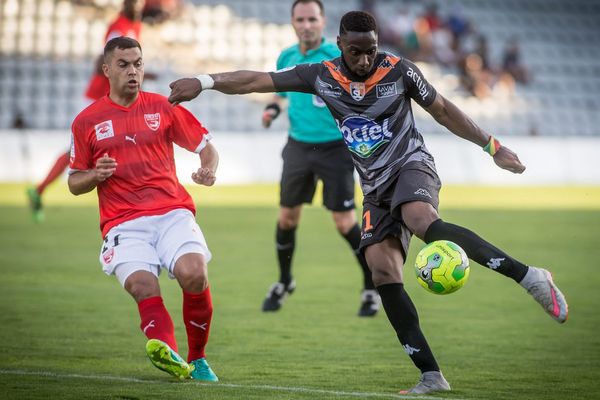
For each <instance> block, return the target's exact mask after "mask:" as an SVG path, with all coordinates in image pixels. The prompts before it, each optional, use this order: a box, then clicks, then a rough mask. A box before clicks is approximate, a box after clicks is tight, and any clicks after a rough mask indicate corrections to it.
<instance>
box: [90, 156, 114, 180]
mask: <svg viewBox="0 0 600 400" xmlns="http://www.w3.org/2000/svg"><path fill="white" fill-rule="evenodd" d="M116 170H117V161H116V160H115V159H114V158H110V157H109V156H108V154H105V155H104V156H102V157H100V158H99V159H98V160H96V169H95V170H94V171H95V172H96V179H98V182H104V181H105V180H107V179H108V178H110V177H111V176H112V174H114V173H115V171H116Z"/></svg>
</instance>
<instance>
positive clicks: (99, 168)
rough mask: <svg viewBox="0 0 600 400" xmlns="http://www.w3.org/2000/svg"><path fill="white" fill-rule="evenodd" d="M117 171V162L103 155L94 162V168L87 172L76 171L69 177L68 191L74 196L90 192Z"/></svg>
mask: <svg viewBox="0 0 600 400" xmlns="http://www.w3.org/2000/svg"><path fill="white" fill-rule="evenodd" d="M116 170H117V161H116V160H115V159H114V158H111V157H109V156H108V154H105V155H104V156H103V157H101V158H99V159H98V160H97V161H96V167H95V168H94V169H90V170H87V171H76V172H73V173H72V174H71V175H69V180H68V184H69V190H70V191H71V193H73V194H74V195H76V196H78V195H80V194H84V193H88V192H91V191H92V190H94V189H95V188H96V186H98V184H99V183H100V182H104V181H105V180H107V179H108V178H110V177H111V176H112V174H114V173H115V171H116Z"/></svg>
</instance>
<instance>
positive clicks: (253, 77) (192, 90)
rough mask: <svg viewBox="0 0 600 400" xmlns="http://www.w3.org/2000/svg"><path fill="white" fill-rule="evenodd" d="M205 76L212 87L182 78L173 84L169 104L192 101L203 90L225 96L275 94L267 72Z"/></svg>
mask: <svg viewBox="0 0 600 400" xmlns="http://www.w3.org/2000/svg"><path fill="white" fill-rule="evenodd" d="M204 76H205V77H210V78H209V79H211V80H212V81H213V82H214V83H212V86H211V87H203V85H202V83H200V80H199V79H198V78H182V79H178V80H176V81H174V82H171V84H170V85H169V87H170V88H171V94H170V95H169V102H170V103H171V104H173V105H177V104H179V103H181V102H182V101H190V100H192V99H195V98H196V97H198V95H199V94H200V92H201V91H202V90H207V89H214V90H217V91H219V92H221V93H225V94H246V93H269V92H275V85H274V84H273V80H272V79H271V75H269V73H267V72H257V71H234V72H224V73H220V74H210V75H204Z"/></svg>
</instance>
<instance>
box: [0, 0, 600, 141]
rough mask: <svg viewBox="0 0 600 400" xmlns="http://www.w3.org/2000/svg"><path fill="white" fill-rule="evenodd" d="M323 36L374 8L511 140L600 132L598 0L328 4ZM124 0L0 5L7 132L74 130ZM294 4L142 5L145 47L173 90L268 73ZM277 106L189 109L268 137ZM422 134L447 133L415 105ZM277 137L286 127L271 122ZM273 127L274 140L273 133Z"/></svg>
mask: <svg viewBox="0 0 600 400" xmlns="http://www.w3.org/2000/svg"><path fill="white" fill-rule="evenodd" d="M324 5H325V14H326V16H327V19H328V26H327V29H326V32H325V34H326V36H327V37H328V38H330V39H333V40H335V36H336V34H337V29H338V24H339V19H340V17H341V15H343V14H344V13H345V12H347V11H349V10H352V9H363V10H367V11H370V12H372V13H373V14H374V15H375V16H376V17H377V19H378V21H379V24H380V27H379V29H380V31H379V37H380V44H381V48H382V49H384V50H388V51H391V52H393V53H396V54H398V55H401V56H405V57H407V58H409V59H411V60H413V61H415V62H417V63H418V65H419V67H420V68H421V69H422V70H423V73H424V74H425V76H426V77H427V78H428V80H429V81H430V82H431V83H432V84H433V85H434V86H435V87H436V88H437V90H438V91H440V92H442V93H443V94H444V95H445V96H447V97H449V98H450V99H451V100H452V101H454V102H455V103H456V104H457V105H458V106H459V107H460V108H462V109H463V110H464V111H465V112H466V113H467V114H469V115H470V116H472V117H473V118H474V119H476V120H477V121H478V122H479V123H480V124H481V125H482V126H484V127H485V128H486V129H488V130H490V131H492V132H496V133H498V134H502V135H544V136H573V135H577V136H600V113H599V112H598V111H599V109H600V98H598V95H597V93H598V92H599V91H600V46H598V43H600V24H599V23H598V22H599V21H600V2H598V1H596V0H528V1H523V0H449V1H441V0H439V1H434V0H427V1H418V0H362V1H359V0H325V1H324ZM121 6H122V0H70V1H69V0H0V110H1V113H0V129H10V128H33V129H55V130H56V129H61V130H62V129H64V130H68V128H69V126H70V123H71V121H72V119H73V117H74V116H75V115H76V114H77V113H78V112H79V111H80V110H81V108H83V106H84V105H85V102H84V96H83V93H84V92H85V88H86V85H87V83H88V81H89V77H90V75H91V74H92V71H93V68H94V60H95V58H96V57H97V56H98V54H100V52H101V49H102V44H103V40H104V37H103V35H104V33H105V30H106V26H107V24H108V23H109V22H110V21H111V20H112V19H114V18H115V16H116V15H117V14H118V12H119V10H120V8H121ZM290 6H291V1H281V0H219V1H215V0H146V5H145V8H144V13H143V15H144V17H143V24H144V29H143V32H142V40H141V41H142V46H143V49H144V53H145V58H146V65H147V70H151V71H152V72H153V73H156V76H157V79H156V80H153V81H149V82H147V83H146V84H145V89H146V90H150V91H156V92H160V93H167V92H168V83H169V82H170V81H172V80H174V79H176V78H178V77H181V76H183V75H190V74H191V75H196V74H198V73H200V72H207V73H210V72H217V71H227V70H233V69H256V70H273V69H274V68H275V61H276V58H277V56H278V54H279V52H280V51H281V50H282V49H283V48H285V47H287V46H290V45H292V44H294V43H295V42H296V39H295V35H294V32H293V29H292V27H291V26H290V24H289V22H290ZM267 100H268V97H264V96H261V95H251V96H224V95H221V94H219V93H216V92H209V93H206V94H205V95H203V96H200V98H199V99H198V100H196V101H194V102H193V103H190V104H189V105H188V107H189V108H190V109H191V110H192V111H193V112H194V113H195V114H196V115H197V116H198V117H199V118H200V119H201V120H202V121H203V123H204V124H205V125H207V126H208V127H209V128H210V129H212V130H218V131H224V132H241V131H244V132H245V131H262V128H261V125H260V115H261V112H262V109H263V107H264V104H265V102H266V101H267ZM415 111H416V116H417V119H418V122H417V126H418V127H419V128H420V130H421V131H422V132H424V133H426V134H435V133H441V132H443V128H442V127H440V126H439V125H437V124H436V123H435V122H434V121H433V120H432V119H431V118H426V117H425V114H424V112H423V111H422V110H420V108H419V107H415ZM276 127H279V128H280V129H279V131H281V130H285V129H286V128H287V121H286V119H285V118H281V119H279V120H278V121H277V122H276ZM273 131H277V129H274V130H273Z"/></svg>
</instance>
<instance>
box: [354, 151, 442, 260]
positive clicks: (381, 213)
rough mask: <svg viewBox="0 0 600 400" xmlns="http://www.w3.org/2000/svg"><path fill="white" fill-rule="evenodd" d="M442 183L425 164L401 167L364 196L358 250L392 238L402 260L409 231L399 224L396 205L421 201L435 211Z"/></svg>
mask: <svg viewBox="0 0 600 400" xmlns="http://www.w3.org/2000/svg"><path fill="white" fill-rule="evenodd" d="M441 186H442V184H441V181H440V178H439V177H438V175H437V173H436V172H435V171H434V170H432V169H431V168H430V167H428V166H427V165H425V164H421V163H413V164H408V165H407V166H405V167H403V168H402V169H401V170H400V172H399V174H398V175H397V176H396V178H394V179H393V182H391V183H390V184H389V185H385V186H383V187H382V188H381V189H380V190H379V189H378V190H375V191H374V192H372V193H369V194H368V195H366V196H365V198H364V200H363V221H362V222H363V226H362V231H361V241H360V250H361V251H364V249H365V247H367V246H370V245H372V244H375V243H379V242H382V241H383V240H384V239H385V238H386V237H388V236H396V237H397V238H398V239H400V241H401V243H402V250H403V253H404V254H403V256H404V257H405V258H406V254H407V253H408V245H409V244H410V238H411V236H412V232H411V231H410V230H409V229H408V228H407V227H406V225H404V223H403V222H402V214H401V210H400V206H401V205H402V204H404V203H408V202H411V201H424V202H426V203H429V204H431V205H432V206H433V207H434V208H435V209H436V210H437V208H438V205H439V193H440V188H441Z"/></svg>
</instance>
